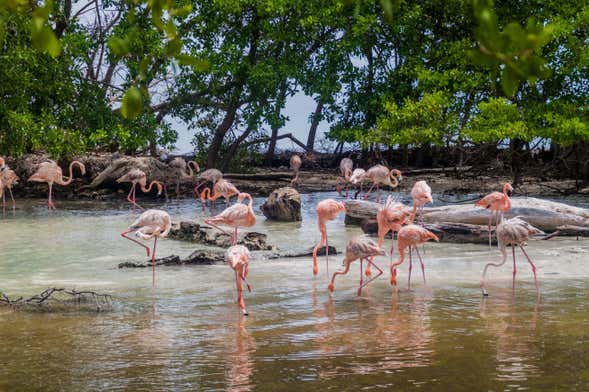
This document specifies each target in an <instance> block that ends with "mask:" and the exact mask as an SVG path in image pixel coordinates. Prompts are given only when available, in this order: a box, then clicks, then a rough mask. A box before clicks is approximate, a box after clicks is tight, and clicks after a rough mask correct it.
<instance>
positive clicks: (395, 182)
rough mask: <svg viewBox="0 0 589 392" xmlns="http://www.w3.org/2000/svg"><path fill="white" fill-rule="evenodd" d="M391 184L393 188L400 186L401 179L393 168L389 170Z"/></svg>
mask: <svg viewBox="0 0 589 392" xmlns="http://www.w3.org/2000/svg"><path fill="white" fill-rule="evenodd" d="M389 185H390V186H391V187H393V188H396V187H397V186H399V180H397V177H395V175H394V174H393V171H392V170H391V171H390V172H389Z"/></svg>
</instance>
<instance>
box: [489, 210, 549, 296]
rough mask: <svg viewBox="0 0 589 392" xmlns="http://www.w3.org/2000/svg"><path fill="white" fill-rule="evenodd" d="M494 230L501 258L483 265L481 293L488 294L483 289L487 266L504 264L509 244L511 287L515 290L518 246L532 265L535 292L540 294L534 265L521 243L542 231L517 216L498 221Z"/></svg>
mask: <svg viewBox="0 0 589 392" xmlns="http://www.w3.org/2000/svg"><path fill="white" fill-rule="evenodd" d="M495 231H496V232H497V240H498V241H499V244H500V250H501V254H502V258H501V261H500V262H498V263H488V264H487V265H485V268H484V269H483V276H482V278H481V290H482V291H483V295H484V296H488V295H489V294H488V293H487V290H486V289H485V275H486V274H487V268H489V266H493V267H500V266H502V265H503V264H505V261H506V260H507V245H511V253H512V254H513V289H514V290H515V273H516V267H515V247H516V246H519V248H520V249H521V251H522V253H523V254H524V256H525V257H526V259H527V260H528V263H530V266H531V267H532V273H533V274H534V283H535V284H536V292H537V293H538V295H540V291H539V290H540V289H539V287H538V279H537V277H536V266H535V265H534V263H533V262H532V260H531V259H530V256H528V254H527V252H526V251H525V250H524V247H523V245H524V243H525V242H526V241H527V240H528V239H529V238H530V237H531V236H533V235H536V234H544V232H543V231H542V230H540V229H538V228H536V227H534V226H532V225H530V224H529V223H528V222H526V221H524V220H522V219H520V218H519V217H517V216H516V217H515V218H511V219H508V220H506V221H503V222H501V223H499V225H497V229H496V230H495Z"/></svg>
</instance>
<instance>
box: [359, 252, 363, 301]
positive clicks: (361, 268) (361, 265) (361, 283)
mask: <svg viewBox="0 0 589 392" xmlns="http://www.w3.org/2000/svg"><path fill="white" fill-rule="evenodd" d="M363 261H364V259H360V285H359V286H358V295H362V287H364V274H363V273H362V272H364V266H363Z"/></svg>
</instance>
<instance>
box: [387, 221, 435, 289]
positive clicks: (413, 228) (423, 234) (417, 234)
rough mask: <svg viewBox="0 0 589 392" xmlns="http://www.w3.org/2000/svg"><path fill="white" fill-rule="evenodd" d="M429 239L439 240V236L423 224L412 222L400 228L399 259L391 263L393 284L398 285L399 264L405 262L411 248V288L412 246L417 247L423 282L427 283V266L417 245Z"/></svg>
mask: <svg viewBox="0 0 589 392" xmlns="http://www.w3.org/2000/svg"><path fill="white" fill-rule="evenodd" d="M429 240H434V241H439V238H438V236H437V235H435V234H434V233H432V232H431V231H429V230H426V229H424V228H423V227H421V226H417V225H413V224H411V225H407V226H403V227H402V228H401V229H400V230H399V234H398V235H397V248H398V249H399V260H397V261H396V262H394V263H391V284H392V285H393V286H396V285H397V266H398V265H400V264H401V263H403V261H404V260H405V252H406V251H407V248H409V274H408V277H407V289H410V288H411V269H412V268H413V262H412V260H411V249H412V248H415V252H417V257H419V263H420V264H421V273H422V275H423V283H425V267H424V265H423V260H422V259H421V255H420V254H419V250H418V249H417V245H420V244H423V243H424V242H426V241H429Z"/></svg>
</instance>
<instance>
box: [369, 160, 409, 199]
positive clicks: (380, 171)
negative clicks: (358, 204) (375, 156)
mask: <svg viewBox="0 0 589 392" xmlns="http://www.w3.org/2000/svg"><path fill="white" fill-rule="evenodd" d="M363 179H365V180H367V181H372V186H371V187H370V189H368V191H367V192H366V194H365V195H364V200H367V199H368V196H369V195H370V192H372V189H373V188H374V187H375V186H376V189H377V191H378V196H377V198H376V201H377V202H380V184H383V185H388V186H390V187H391V188H396V187H398V186H399V181H400V180H402V179H403V176H402V175H401V172H400V171H399V170H397V169H392V170H389V169H388V168H387V167H386V166H383V165H375V166H372V167H371V168H370V169H368V170H367V171H366V173H364V176H363Z"/></svg>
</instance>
